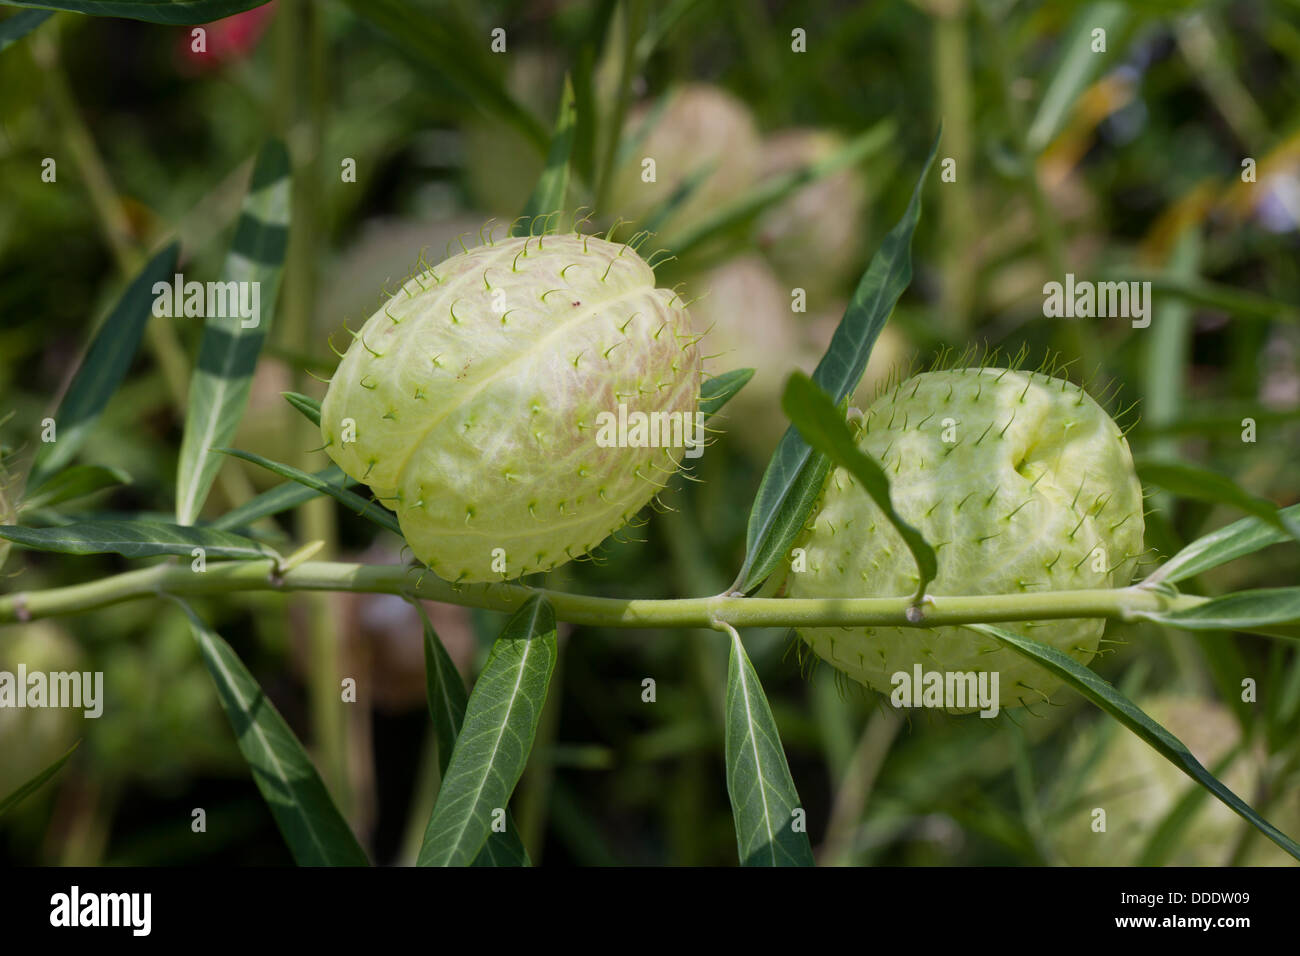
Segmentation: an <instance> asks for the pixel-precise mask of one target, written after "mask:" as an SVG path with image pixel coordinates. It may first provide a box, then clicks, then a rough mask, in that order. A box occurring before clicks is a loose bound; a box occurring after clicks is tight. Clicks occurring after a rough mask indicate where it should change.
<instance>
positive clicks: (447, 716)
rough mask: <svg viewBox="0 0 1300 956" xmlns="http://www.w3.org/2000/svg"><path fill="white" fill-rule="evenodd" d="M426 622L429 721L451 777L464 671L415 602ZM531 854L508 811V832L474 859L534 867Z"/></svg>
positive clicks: (441, 767) (497, 834)
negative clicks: (453, 659)
mask: <svg viewBox="0 0 1300 956" xmlns="http://www.w3.org/2000/svg"><path fill="white" fill-rule="evenodd" d="M412 603H413V604H414V605H415V607H416V610H418V611H419V612H420V618H421V620H422V621H423V622H424V680H425V690H426V700H427V701H428V705H429V718H430V719H431V720H432V721H433V732H434V735H435V736H436V737H437V740H438V772H439V774H440V775H441V776H442V777H444V778H445V777H446V776H447V766H448V764H450V763H451V754H452V751H453V750H454V749H455V747H456V738H457V737H458V736H460V730H461V727H462V726H463V724H464V723H465V707H466V703H467V700H468V698H467V696H466V694H465V684H464V682H463V681H462V680H461V677H460V672H459V671H457V670H456V665H455V664H453V663H452V662H451V656H450V655H449V654H448V653H447V648H446V647H445V646H444V645H443V643H442V639H441V638H440V637H438V632H437V631H435V630H434V628H433V622H432V621H430V620H429V615H428V613H427V612H426V611H425V610H424V605H423V604H421V603H420V602H419V601H413V602H412ZM530 865H531V861H530V860H529V859H528V851H527V850H525V849H524V844H523V842H522V841H521V840H520V839H519V830H518V828H517V827H516V826H515V823H514V820H513V819H511V817H510V812H509V810H507V811H506V828H505V830H504V831H500V830H493V831H492V832H491V833H490V834H489V835H488V838H487V842H486V843H484V844H483V849H481V850H479V853H478V856H476V857H475V858H474V866H530Z"/></svg>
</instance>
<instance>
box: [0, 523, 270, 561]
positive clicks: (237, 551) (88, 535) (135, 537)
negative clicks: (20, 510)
mask: <svg viewBox="0 0 1300 956" xmlns="http://www.w3.org/2000/svg"><path fill="white" fill-rule="evenodd" d="M0 538H6V539H8V540H9V541H12V542H13V543H14V544H20V545H22V546H23V547H25V548H33V549H34V550H37V551H55V552H58V553H59V554H120V555H122V556H124V557H127V558H151V557H155V556H157V555H160V554H181V555H185V556H187V557H188V556H190V555H191V554H193V552H194V549H195V548H201V549H202V550H203V553H204V556H205V557H207V558H233V559H236V560H241V561H253V560H258V559H262V558H279V554H277V553H276V551H275V550H274V549H273V548H269V547H267V546H266V545H264V544H261V543H260V542H257V541H254V540H252V539H251V538H245V537H243V536H242V535H237V534H231V533H230V532H229V531H218V530H216V529H214V528H202V527H194V526H191V525H177V524H165V523H163V522H161V521H145V520H136V521H77V522H73V523H72V524H65V525H59V526H58V527H54V528H27V527H19V526H17V525H3V526H0Z"/></svg>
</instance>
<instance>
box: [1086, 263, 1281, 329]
mask: <svg viewBox="0 0 1300 956" xmlns="http://www.w3.org/2000/svg"><path fill="white" fill-rule="evenodd" d="M1106 278H1108V279H1109V280H1111V281H1115V282H1150V283H1151V291H1152V292H1160V293H1162V297H1163V295H1167V296H1169V297H1171V298H1175V299H1181V300H1182V301H1184V302H1189V303H1191V304H1192V305H1199V306H1202V307H1203V308H1207V309H1216V310H1218V311H1221V312H1226V313H1228V314H1229V315H1231V316H1234V317H1236V318H1239V319H1262V320H1265V321H1269V320H1277V321H1280V322H1300V308H1297V307H1296V306H1295V305H1294V304H1292V303H1289V302H1283V301H1282V300H1280V299H1274V298H1270V297H1269V296H1266V295H1260V294H1259V293H1258V292H1248V291H1246V290H1245V289H1237V288H1234V287H1233V286H1230V285H1223V284H1222V283H1218V282H1210V281H1207V280H1205V279H1198V278H1194V277H1192V278H1185V277H1180V276H1173V275H1169V274H1168V273H1165V272H1148V271H1143V270H1131V269H1130V270H1124V271H1122V272H1115V273H1113V274H1108V275H1107V277H1106Z"/></svg>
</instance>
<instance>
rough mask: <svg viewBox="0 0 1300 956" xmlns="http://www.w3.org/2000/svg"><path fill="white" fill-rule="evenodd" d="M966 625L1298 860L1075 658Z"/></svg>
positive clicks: (1298, 851)
mask: <svg viewBox="0 0 1300 956" xmlns="http://www.w3.org/2000/svg"><path fill="white" fill-rule="evenodd" d="M965 626H966V627H969V628H970V629H971V630H974V631H979V632H980V633H981V634H987V635H988V636H989V637H991V638H993V639H994V640H996V641H997V642H998V643H999V644H1001V645H1003V646H1004V647H1007V648H1010V649H1011V650H1013V651H1015V652H1016V653H1017V654H1021V655H1022V656H1024V657H1027V658H1028V659H1029V660H1032V661H1034V662H1036V663H1038V664H1040V665H1041V666H1042V667H1043V668H1044V669H1045V670H1047V671H1049V672H1051V673H1052V674H1054V675H1056V676H1057V677H1059V678H1060V679H1061V680H1062V681H1063V682H1064V683H1066V684H1068V685H1070V686H1071V687H1073V688H1074V689H1075V690H1077V691H1078V692H1079V693H1080V694H1082V695H1083V696H1084V697H1086V698H1087V699H1088V700H1090V701H1092V702H1093V703H1094V704H1096V705H1097V706H1098V707H1100V708H1101V709H1102V710H1104V711H1105V712H1106V713H1108V714H1110V715H1111V716H1112V717H1114V718H1115V719H1116V720H1118V721H1119V722H1120V723H1121V724H1123V725H1124V726H1125V727H1127V728H1128V729H1129V730H1131V731H1132V732H1133V733H1135V734H1137V736H1138V737H1139V738H1140V739H1141V740H1143V741H1144V742H1145V743H1147V744H1149V745H1150V746H1151V747H1152V748H1153V749H1154V750H1155V751H1156V753H1158V754H1160V756H1162V757H1164V758H1165V759H1166V760H1168V761H1169V762H1170V763H1172V764H1173V765H1174V766H1175V767H1177V768H1178V769H1179V770H1181V771H1182V772H1183V773H1185V774H1187V776H1189V777H1191V778H1192V779H1193V780H1195V781H1196V782H1197V783H1198V784H1200V785H1201V786H1202V787H1204V788H1205V789H1206V790H1208V791H1209V792H1210V793H1212V794H1214V796H1215V797H1217V798H1218V799H1219V800H1220V801H1222V802H1223V803H1224V804H1225V805H1226V806H1227V807H1228V808H1229V809H1230V810H1232V811H1233V812H1234V813H1236V814H1237V815H1238V816H1240V817H1243V818H1244V819H1245V820H1247V821H1248V822H1249V823H1250V824H1251V826H1253V827H1255V828H1256V829H1257V830H1259V832H1260V833H1262V834H1264V836H1266V837H1268V838H1269V839H1270V840H1272V841H1273V842H1274V843H1276V844H1277V845H1278V846H1280V847H1281V848H1282V849H1284V850H1286V852H1288V853H1290V854H1291V855H1292V856H1293V857H1295V858H1296V859H1297V860H1300V845H1298V844H1297V843H1296V842H1295V840H1293V839H1291V838H1290V837H1288V836H1287V835H1286V834H1285V833H1283V832H1282V831H1281V830H1279V829H1278V828H1277V827H1275V826H1273V824H1271V823H1269V822H1268V821H1267V820H1265V819H1264V818H1263V817H1261V816H1260V815H1259V814H1258V813H1256V812H1255V811H1254V810H1253V809H1252V808H1251V807H1250V805H1249V804H1247V803H1246V802H1245V801H1244V800H1242V799H1241V798H1240V797H1239V796H1237V795H1236V794H1235V793H1233V792H1232V791H1231V790H1229V789H1228V788H1227V787H1225V786H1224V785H1223V784H1222V783H1220V782H1219V780H1218V778H1216V777H1215V776H1214V774H1212V773H1210V772H1209V771H1208V770H1206V769H1205V767H1203V766H1202V765H1201V763H1200V761H1198V760H1197V759H1196V758H1195V757H1194V756H1192V753H1191V751H1189V750H1188V749H1187V747H1186V746H1184V745H1183V743H1182V741H1180V740H1179V739H1178V738H1177V737H1175V736H1174V735H1173V734H1171V733H1170V732H1169V731H1167V730H1165V728H1163V727H1161V726H1160V725H1159V724H1157V723H1156V722H1155V721H1154V720H1152V719H1151V718H1150V717H1148V716H1147V715H1146V714H1145V713H1143V712H1142V711H1141V710H1139V709H1138V707H1137V706H1136V705H1135V704H1134V703H1133V702H1132V701H1130V700H1129V699H1128V698H1127V697H1125V696H1124V695H1123V694H1121V693H1120V692H1119V691H1118V690H1116V689H1115V688H1114V687H1113V686H1112V685H1110V684H1109V683H1107V682H1106V681H1104V680H1102V678H1100V677H1099V676H1097V675H1096V674H1095V673H1093V672H1092V671H1091V670H1089V669H1088V668H1086V667H1084V666H1083V665H1082V664H1080V663H1079V662H1078V661H1076V660H1074V659H1073V658H1071V657H1069V656H1067V655H1066V654H1063V653H1061V652H1060V651H1058V650H1056V648H1054V647H1049V646H1047V645H1046V644H1043V643H1041V642H1039V641H1035V640H1033V639H1032V638H1028V637H1024V636H1022V635H1020V634H1017V633H1015V632H1014V631H1009V630H1007V629H1006V628H1001V627H995V626H994V625H992V624H968V625H965Z"/></svg>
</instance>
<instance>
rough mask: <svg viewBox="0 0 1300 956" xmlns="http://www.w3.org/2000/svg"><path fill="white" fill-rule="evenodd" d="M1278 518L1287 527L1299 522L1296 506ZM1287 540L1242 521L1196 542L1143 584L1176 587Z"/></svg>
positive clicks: (1259, 523)
mask: <svg viewBox="0 0 1300 956" xmlns="http://www.w3.org/2000/svg"><path fill="white" fill-rule="evenodd" d="M1278 514H1279V516H1281V517H1282V518H1283V519H1284V521H1286V522H1288V523H1295V522H1297V521H1300V505H1291V506H1290V507H1289V508H1283V509H1281V510H1280V511H1279V512H1278ZM1290 540H1291V535H1290V534H1288V533H1287V532H1286V531H1282V530H1279V529H1278V528H1275V527H1273V526H1272V525H1271V524H1269V523H1267V522H1265V521H1263V520H1262V519H1260V518H1255V517H1250V518H1242V519H1241V520H1240V521H1234V522H1233V523H1232V524H1230V525H1228V526H1227V527H1224V528H1220V529H1219V530H1218V531H1212V532H1210V533H1209V534H1207V535H1205V536H1204V537H1201V538H1197V539H1196V540H1195V541H1193V542H1192V543H1191V544H1189V545H1187V547H1185V548H1183V549H1182V550H1181V551H1179V552H1178V553H1177V554H1175V555H1174V556H1173V557H1172V558H1170V559H1169V560H1168V561H1166V562H1165V563H1164V564H1162V565H1161V566H1160V567H1159V568H1157V569H1156V570H1155V572H1154V573H1152V574H1151V576H1150V577H1148V578H1147V582H1148V583H1151V584H1155V583H1156V582H1158V581H1166V582H1168V583H1170V584H1176V583H1177V582H1179V581H1184V580H1186V579H1187V578H1191V577H1195V576H1196V575H1198V574H1200V573H1201V572H1203V571H1209V570H1210V569H1211V568H1217V567H1218V566H1219V565H1221V564H1226V563H1227V562H1229V561H1233V560H1235V559H1237V558H1241V557H1245V556H1246V555H1248V554H1254V553H1255V552H1256V551H1259V550H1260V549H1261V548H1266V547H1268V546H1269V545H1271V544H1280V543H1282V542H1283V541H1290Z"/></svg>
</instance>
